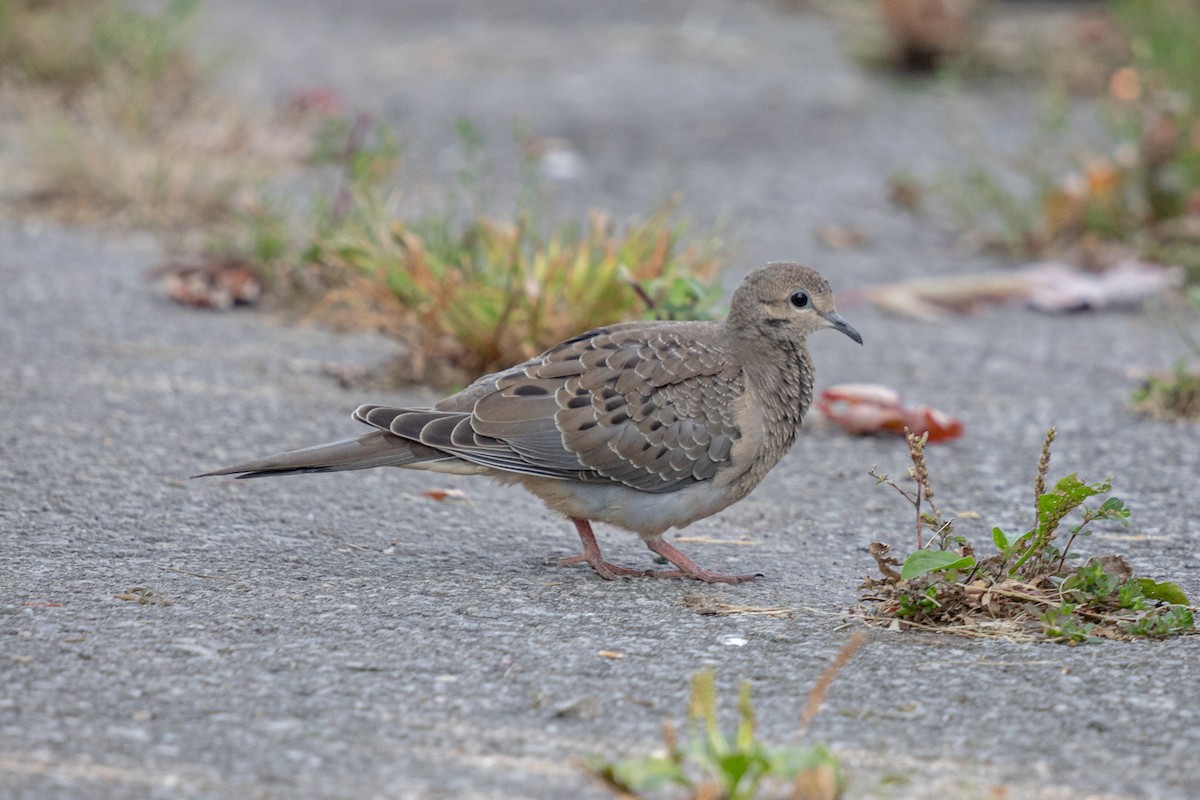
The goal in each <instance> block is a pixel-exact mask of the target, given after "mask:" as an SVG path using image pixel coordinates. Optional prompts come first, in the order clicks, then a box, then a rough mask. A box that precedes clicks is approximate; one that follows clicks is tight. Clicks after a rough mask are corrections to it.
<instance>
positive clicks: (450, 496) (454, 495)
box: [421, 489, 467, 502]
mask: <svg viewBox="0 0 1200 800" xmlns="http://www.w3.org/2000/svg"><path fill="white" fill-rule="evenodd" d="M421 497H428V498H429V499H430V500H437V501H438V502H442V501H443V500H466V499H467V493H466V492H464V491H463V490H462V489H426V490H425V491H423V492H421Z"/></svg>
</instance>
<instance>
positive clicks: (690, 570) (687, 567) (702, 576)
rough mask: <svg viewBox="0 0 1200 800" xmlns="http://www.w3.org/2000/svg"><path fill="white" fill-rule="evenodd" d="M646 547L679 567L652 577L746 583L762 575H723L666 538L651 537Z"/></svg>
mask: <svg viewBox="0 0 1200 800" xmlns="http://www.w3.org/2000/svg"><path fill="white" fill-rule="evenodd" d="M646 547H649V548H650V550H651V551H653V552H655V553H658V554H659V555H660V556H662V557H663V558H665V559H666V560H667V561H670V562H671V563H672V564H674V565H675V566H676V567H677V568H678V569H674V570H671V571H669V572H654V573H651V575H652V577H655V578H692V579H693V580H697V581H704V582H705V583H744V582H746V581H752V580H754V579H755V578H761V577H762V574H761V573H759V574H755V575H722V574H721V573H719V572H713V571H712V570H710V569H705V568H704V567H702V566H700V565H699V564H697V563H696V562H695V561H692V560H691V559H690V558H688V557H687V556H685V555H684V554H683V553H681V552H679V550H678V548H676V547H675V545H673V544H671V543H670V542H667V541H666V540H664V539H651V540H650V541H648V542H646Z"/></svg>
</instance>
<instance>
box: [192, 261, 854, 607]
mask: <svg viewBox="0 0 1200 800" xmlns="http://www.w3.org/2000/svg"><path fill="white" fill-rule="evenodd" d="M826 327H832V328H835V329H837V330H840V331H841V332H843V333H845V334H846V335H847V336H849V337H851V338H852V339H854V340H855V341H857V342H859V343H861V342H862V338H861V337H860V336H859V335H858V332H857V331H855V330H854V328H852V327H851V326H850V325H849V324H848V323H847V322H846V321H845V320H844V319H842V317H841V316H840V315H839V314H838V313H837V312H836V310H835V309H834V303H833V294H832V292H831V291H830V288H829V284H828V283H827V282H826V281H825V279H824V278H822V277H821V275H820V274H819V273H817V272H816V271H814V270H812V269H809V268H807V267H803V266H800V265H798V264H791V263H785V262H776V263H772V264H768V265H767V266H765V267H762V268H761V269H758V270H756V271H754V272H752V273H751V274H750V275H749V276H747V277H746V279H745V280H744V281H743V282H742V284H741V285H740V286H739V287H738V288H737V290H736V291H735V292H734V294H733V298H732V300H731V304H730V312H729V316H728V317H727V318H726V319H725V320H722V321H719V322H628V323H623V324H618V325H610V326H607V327H604V328H600V329H598V330H594V331H590V332H588V333H584V334H580V335H579V336H576V337H574V338H572V339H568V340H567V341H565V342H563V343H562V344H559V345H557V346H555V347H553V348H551V349H550V350H547V351H546V352H545V353H542V354H541V355H539V356H537V357H536V358H532V359H530V360H529V361H526V362H524V363H522V364H518V365H516V366H514V367H511V368H509V369H507V370H503V371H501V372H497V373H493V374H491V375H486V376H484V377H482V378H480V379H479V380H477V381H475V382H474V383H473V384H471V385H470V386H468V387H467V388H465V389H463V390H462V391H461V392H458V393H457V394H454V395H451V396H450V397H447V398H445V399H443V400H441V401H440V402H438V403H437V404H436V405H434V406H433V407H432V408H391V407H387V406H377V405H364V406H360V407H359V408H358V409H357V410H356V411H355V412H354V418H355V419H357V420H358V421H360V422H364V423H366V424H367V425H370V426H372V427H374V428H375V429H376V430H375V431H373V432H371V433H368V434H366V435H364V436H361V437H359V438H357V439H346V440H343V441H340V442H334V443H331V444H326V445H318V446H316V447H309V448H305V449H303V450H295V451H292V452H289V453H283V454H281V455H278V456H272V457H269V458H264V459H260V460H257V461H250V462H247V463H245V464H239V465H237V466H234V467H228V468H225V469H219V470H215V471H213V472H208V473H205V475H206V476H209V475H234V474H236V475H238V477H240V478H249V477H259V476H264V475H288V474H295V473H304V472H332V471H338V470H350V469H367V468H370V467H383V466H391V467H407V468H410V469H426V470H431V471H435V472H446V473H453V474H478V475H488V476H490V477H493V478H496V479H498V480H500V481H501V482H503V483H507V484H518V485H521V486H523V487H525V488H526V489H528V490H529V491H531V492H533V493H534V494H535V495H537V496H538V497H540V498H541V499H542V500H543V501H544V502H545V503H546V504H547V505H548V506H549V507H550V508H552V509H554V510H555V511H558V512H560V513H562V514H564V515H565V516H567V517H569V518H570V519H571V520H572V521H573V522H574V523H575V525H576V528H577V530H578V532H579V535H580V538H581V539H582V541H583V544H584V553H583V554H582V555H579V556H573V557H571V558H567V559H562V560H561V561H560V563H564V564H569V563H580V562H586V563H588V564H590V565H591V566H592V567H593V568H594V569H595V570H596V571H597V572H598V573H599V574H600V575H601V576H602V577H605V578H614V577H616V576H619V575H639V576H654V577H689V578H695V579H698V580H704V581H719V582H727V583H736V582H740V581H743V580H749V579H751V578H754V577H756V576H755V575H738V576H726V575H718V574H717V573H714V572H711V571H709V570H705V569H703V568H700V567H698V566H697V565H696V564H695V563H694V562H692V561H691V560H690V559H688V558H687V557H686V556H685V555H683V554H682V553H680V552H679V551H678V550H676V549H675V548H674V547H673V546H671V545H670V544H668V543H667V542H665V541H663V539H662V534H663V533H664V532H665V531H666V530H668V529H669V528H673V527H675V528H681V527H683V526H685V525H688V524H689V523H692V522H694V521H696V520H698V519H701V518H703V517H707V516H709V515H711V514H715V513H716V512H718V511H720V510H721V509H723V508H725V507H727V506H729V505H730V504H732V503H734V502H737V501H738V500H740V499H742V498H743V497H745V496H746V495H747V494H748V493H749V492H750V491H751V490H752V489H753V488H754V487H755V486H757V485H758V483H759V482H760V481H761V480H762V478H763V477H764V476H765V475H766V474H767V472H769V471H770V470H771V468H772V467H774V466H775V464H776V463H778V462H779V460H780V459H781V458H782V457H783V455H784V454H785V453H786V452H787V451H788V449H789V448H790V447H791V446H792V443H793V442H794V441H795V439H796V435H797V433H798V432H799V430H800V424H801V421H802V419H803V417H804V413H805V411H807V409H808V406H809V404H810V402H811V401H812V391H813V370H812V361H811V359H810V358H809V354H808V348H807V345H806V339H807V337H808V335H809V334H810V333H812V332H813V331H816V330H819V329H821V328H826ZM590 520H596V521H601V522H607V523H610V524H612V525H616V526H618V527H621V528H625V529H627V530H630V531H633V532H635V533H637V534H639V535H640V536H641V537H642V539H643V540H645V542H646V544H647V546H648V547H649V548H650V549H651V550H652V551H654V552H656V553H659V554H660V555H663V556H665V557H666V558H667V559H668V560H669V561H670V562H671V563H672V564H674V565H675V566H676V567H677V569H675V570H670V571H651V570H633V569H628V568H625V567H618V566H616V565H614V564H610V563H609V562H607V561H605V560H604V559H603V558H602V557H601V555H600V551H599V547H598V546H597V545H596V542H595V538H594V536H593V534H592V531H591V526H590V524H589V521H590Z"/></svg>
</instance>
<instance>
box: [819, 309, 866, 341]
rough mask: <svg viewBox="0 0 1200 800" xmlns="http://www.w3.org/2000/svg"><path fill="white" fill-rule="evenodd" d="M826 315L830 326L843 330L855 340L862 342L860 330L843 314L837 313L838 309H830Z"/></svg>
mask: <svg viewBox="0 0 1200 800" xmlns="http://www.w3.org/2000/svg"><path fill="white" fill-rule="evenodd" d="M824 316H825V321H826V322H828V323H829V327H831V328H833V329H834V330H839V331H841V332H842V333H844V334H846V335H847V336H849V337H850V338H851V339H853V340H854V341H856V342H858V343H859V344H862V334H860V333H859V332H858V331H856V330H854V326H853V325H851V324H850V323H849V322H846V320H845V319H844V318H843V317H842V315H841V314H839V313H837V312H836V311H830V312H829V313H828V314H825V315H824Z"/></svg>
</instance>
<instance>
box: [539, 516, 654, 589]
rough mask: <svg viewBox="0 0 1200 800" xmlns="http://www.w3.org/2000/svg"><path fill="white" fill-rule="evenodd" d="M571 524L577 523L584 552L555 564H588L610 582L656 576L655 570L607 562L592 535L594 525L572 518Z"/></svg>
mask: <svg viewBox="0 0 1200 800" xmlns="http://www.w3.org/2000/svg"><path fill="white" fill-rule="evenodd" d="M571 522H574V523H575V530H577V531H579V539H580V541H582V542H583V552H582V553H581V554H580V555H577V556H566V557H564V558H560V559H557V560H556V562H555V563H557V564H558V565H559V566H560V567H569V566H570V565H572V564H587V565H588V566H590V567H591V568H592V569H594V570H596V574H597V575H599V576H600V577H601V578H604V579H605V580H609V581H615V580H616V579H617V578H619V577H621V576H622V575H632V576H634V577H637V578H647V577H650V576H652V575H654V574H655V573H654V571H653V570H648V569H629V568H628V567H621V566H618V565H616V564H612V563H610V562H608V561H605V560H604V556H602V555H600V545H599V544H597V543H596V536H595V534H593V533H592V523H590V522H588V521H587V520H586V519H576V518H575V517H571Z"/></svg>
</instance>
